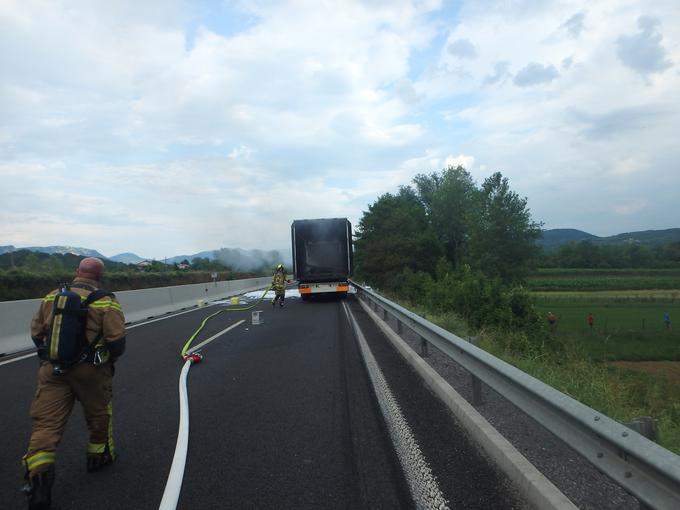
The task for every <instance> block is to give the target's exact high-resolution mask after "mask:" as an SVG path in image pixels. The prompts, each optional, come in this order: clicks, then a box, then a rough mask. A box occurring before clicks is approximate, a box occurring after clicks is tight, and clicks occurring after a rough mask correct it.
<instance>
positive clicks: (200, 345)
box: [187, 319, 246, 354]
mask: <svg viewBox="0 0 680 510" xmlns="http://www.w3.org/2000/svg"><path fill="white" fill-rule="evenodd" d="M245 321H246V320H245V319H241V320H240V321H238V322H236V323H234V324H232V325H231V326H229V327H228V328H226V329H223V330H222V331H220V332H219V333H217V334H215V335H213V336H211V337H210V338H208V339H207V340H203V341H202V342H201V343H200V344H198V345H196V346H195V347H192V348H191V349H189V350H188V351H187V354H191V353H192V352H196V351H197V350H199V349H200V348H201V347H203V346H204V345H207V344H209V343H210V342H212V341H213V340H215V339H216V338H218V337H220V336H222V335H224V334H225V333H226V332H227V331H229V330H231V329H234V328H235V327H236V326H240V325H241V324H243V323H244V322H245Z"/></svg>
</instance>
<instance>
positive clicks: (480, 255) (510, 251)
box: [470, 172, 541, 282]
mask: <svg viewBox="0 0 680 510" xmlns="http://www.w3.org/2000/svg"><path fill="white" fill-rule="evenodd" d="M478 197H479V198H478V200H479V202H478V206H477V208H476V221H475V222H474V226H475V228H474V230H473V231H472V232H471V237H470V254H471V259H470V263H471V264H474V265H475V266H476V267H478V268H480V269H481V270H482V271H483V272H484V273H485V274H487V275H489V276H500V277H501V278H502V279H503V281H505V282H517V281H521V280H522V279H523V278H524V277H525V276H526V275H527V273H528V272H529V270H530V269H531V268H532V267H533V264H534V263H535V260H536V258H537V256H538V250H539V248H538V246H537V245H536V241H537V240H538V239H539V238H540V237H541V224H540V223H536V222H534V221H533V220H532V218H531V213H530V211H529V208H528V207H527V199H526V198H521V197H520V196H519V195H518V194H517V193H516V192H514V191H511V190H510V184H509V183H508V179H507V178H506V177H503V176H502V174H501V173H500V172H496V173H495V174H493V175H492V176H490V177H488V178H487V179H486V180H485V181H484V183H483V184H482V188H481V192H480V194H479V195H478Z"/></svg>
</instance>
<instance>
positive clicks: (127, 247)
mask: <svg viewBox="0 0 680 510" xmlns="http://www.w3.org/2000/svg"><path fill="white" fill-rule="evenodd" d="M0 69H1V70H2V71H0V182H2V185H0V245H7V244H13V245H15V246H31V245H40V246H45V245H70V246H80V247H86V248H93V249H97V250H99V251H100V252H101V253H103V254H104V255H106V256H112V255H114V254H117V253H121V252H134V253H136V254H138V255H140V256H143V257H155V258H158V259H161V258H163V257H170V256H173V255H178V254H190V253H195V252H198V251H202V250H210V249H216V248H220V247H230V248H236V247H240V248H247V249H248V248H259V249H265V250H268V249H286V250H287V249H289V245H290V223H291V222H292V220H294V219H303V218H319V217H347V218H349V219H350V221H352V222H353V224H356V223H357V222H358V220H359V219H360V218H361V216H362V213H363V212H364V211H366V210H367V208H368V205H369V204H372V203H373V202H374V201H375V200H376V199H377V197H379V196H380V195H382V194H384V193H388V192H395V191H396V190H397V189H398V187H399V186H400V185H407V184H409V183H410V182H411V180H412V179H413V177H414V176H415V175H417V174H419V173H431V172H435V171H439V170H442V169H443V168H445V167H447V166H449V165H454V166H455V165H458V164H461V165H463V166H464V167H465V168H466V169H468V171H470V173H471V174H472V176H473V178H474V179H475V180H476V181H477V182H478V183H481V182H482V181H483V180H484V179H485V178H486V177H488V176H490V175H491V174H492V173H494V172H501V173H502V174H503V175H504V176H505V177H507V178H508V179H509V181H510V186H511V188H512V189H513V190H514V191H516V192H517V193H518V194H519V195H521V196H523V197H526V198H527V200H528V206H529V208H530V209H531V213H532V216H533V219H534V220H536V221H540V222H543V224H544V228H578V229H581V230H585V231H587V232H590V233H592V234H595V235H600V236H605V235H613V234H617V233H621V232H630V231H637V230H647V229H664V228H674V227H680V212H679V209H678V198H680V166H679V164H678V161H679V160H680V143H678V140H680V135H679V133H680V3H678V1H677V0H655V1H654V2H649V1H645V0H599V1H598V0H594V1H588V2H586V1H569V0H564V1H559V0H555V1H544V0H505V1H501V0H471V1H467V0H464V1H438V0H412V1H408V0H384V1H383V0H366V1H353V0H337V1H324V0H309V1H307V0H292V1H279V0H271V1H270V0H253V1H245V0H244V1H239V0H224V1H208V0H196V1H189V0H145V1H144V2H139V1H138V0H134V1H133V0H117V1H115V2H111V1H106V0H70V1H60V0H44V1H37V0H0Z"/></svg>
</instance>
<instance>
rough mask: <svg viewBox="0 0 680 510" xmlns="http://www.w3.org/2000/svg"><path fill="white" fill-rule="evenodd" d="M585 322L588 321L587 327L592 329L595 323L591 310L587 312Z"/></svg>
mask: <svg viewBox="0 0 680 510" xmlns="http://www.w3.org/2000/svg"><path fill="white" fill-rule="evenodd" d="M586 322H587V323H588V327H589V328H590V329H593V326H594V324H595V319H594V318H593V312H588V317H587V318H586Z"/></svg>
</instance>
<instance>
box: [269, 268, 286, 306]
mask: <svg viewBox="0 0 680 510" xmlns="http://www.w3.org/2000/svg"><path fill="white" fill-rule="evenodd" d="M272 288H273V289H274V299H272V306H276V302H277V301H280V305H281V306H283V300H284V299H285V297H286V272H285V271H284V269H283V264H279V265H278V266H276V271H275V272H274V276H273V278H272Z"/></svg>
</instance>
